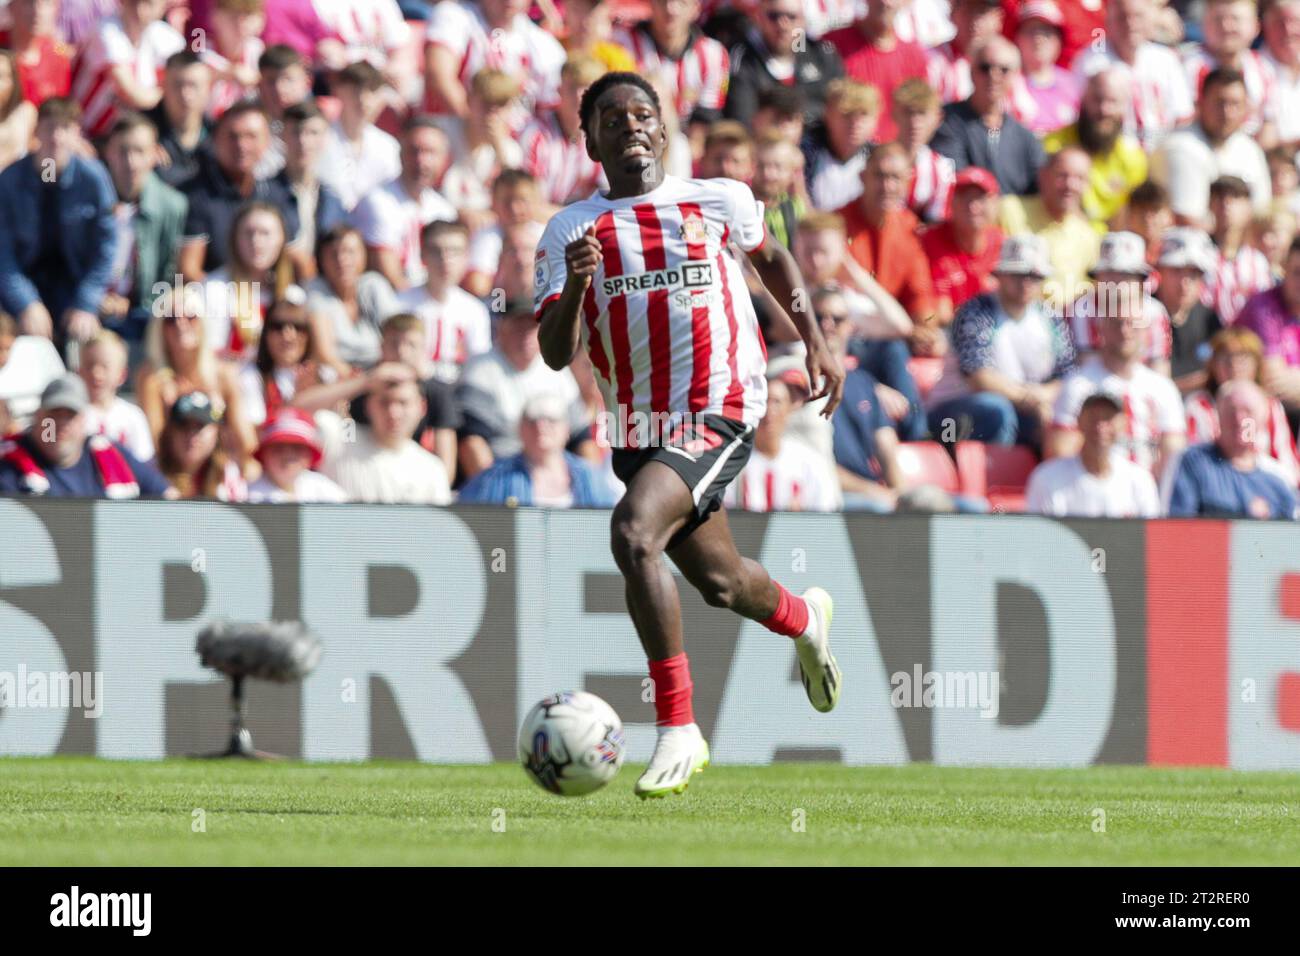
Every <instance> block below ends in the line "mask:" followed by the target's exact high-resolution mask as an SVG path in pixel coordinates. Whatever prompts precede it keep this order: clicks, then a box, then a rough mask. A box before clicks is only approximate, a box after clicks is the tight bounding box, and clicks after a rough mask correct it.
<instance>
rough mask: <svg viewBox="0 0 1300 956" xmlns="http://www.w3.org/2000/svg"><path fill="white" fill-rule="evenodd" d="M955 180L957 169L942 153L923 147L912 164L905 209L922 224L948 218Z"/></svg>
mask: <svg viewBox="0 0 1300 956" xmlns="http://www.w3.org/2000/svg"><path fill="white" fill-rule="evenodd" d="M956 180H957V167H956V166H955V165H953V161H952V160H951V159H949V158H948V157H947V156H944V155H943V154H942V153H936V152H935V151H934V150H932V149H931V148H930V147H929V146H922V147H921V148H920V149H919V150H917V152H916V159H914V160H913V161H912V182H911V184H910V185H909V186H908V187H907V208H908V209H910V210H912V212H914V213H916V215H917V217H918V218H920V219H923V220H924V221H925V222H943V221H944V220H945V219H947V218H948V199H949V197H950V196H951V195H952V186H953V183H954V182H956Z"/></svg>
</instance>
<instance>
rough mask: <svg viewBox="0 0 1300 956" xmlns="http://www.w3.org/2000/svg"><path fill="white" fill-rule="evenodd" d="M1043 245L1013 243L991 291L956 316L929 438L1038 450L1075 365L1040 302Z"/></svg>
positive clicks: (1057, 324)
mask: <svg viewBox="0 0 1300 956" xmlns="http://www.w3.org/2000/svg"><path fill="white" fill-rule="evenodd" d="M1050 273H1051V264H1050V262H1049V261H1048V257H1047V244H1046V243H1045V242H1044V241H1043V240H1042V239H1040V238H1039V237H1038V236H1034V235H1029V234H1023V235H1017V236H1011V237H1009V238H1007V239H1006V240H1005V241H1004V242H1003V243H1002V253H1001V257H1000V258H999V260H998V264H997V266H996V267H995V268H994V270H993V276H994V278H995V279H996V280H997V289H996V290H995V291H993V292H987V293H985V294H983V295H979V296H976V297H975V298H973V299H971V300H970V301H969V302H967V303H966V304H965V305H963V306H962V307H961V308H960V309H958V310H957V314H956V316H954V318H953V322H952V328H951V330H950V334H951V335H952V343H953V347H952V349H951V350H950V351H949V357H948V359H947V362H946V365H945V367H944V372H943V377H942V378H941V379H940V380H939V382H938V384H937V385H935V387H934V391H933V392H932V393H931V396H930V397H931V405H930V413H929V419H930V432H931V434H933V435H935V436H936V437H938V438H939V439H941V440H944V441H955V440H957V439H960V438H972V439H974V440H976V441H985V442H993V443H996V444H1000V445H1012V444H1017V443H1019V444H1031V445H1033V444H1037V442H1038V441H1039V439H1040V437H1041V434H1042V431H1043V429H1044V427H1045V426H1046V425H1047V423H1048V422H1049V421H1050V419H1051V409H1052V403H1053V402H1054V401H1055V400H1056V395H1057V392H1058V390H1059V389H1060V380H1061V377H1062V376H1064V375H1065V374H1066V373H1067V372H1068V371H1069V370H1070V368H1071V367H1072V366H1073V364H1074V346H1073V344H1072V342H1071V340H1070V331H1069V329H1068V328H1067V327H1066V325H1065V322H1064V320H1063V319H1062V318H1061V317H1060V316H1059V315H1057V314H1056V313H1054V312H1053V311H1052V310H1051V309H1050V308H1049V306H1048V305H1047V304H1046V303H1045V302H1044V301H1043V297H1042V288H1043V280H1044V279H1045V278H1046V277H1047V276H1048V275H1049V274H1050Z"/></svg>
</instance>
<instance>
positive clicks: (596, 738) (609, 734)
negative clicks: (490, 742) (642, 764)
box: [519, 690, 623, 797]
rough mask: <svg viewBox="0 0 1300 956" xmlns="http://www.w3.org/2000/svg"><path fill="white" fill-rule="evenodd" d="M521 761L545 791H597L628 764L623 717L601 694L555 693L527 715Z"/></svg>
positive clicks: (522, 730) (580, 793) (521, 738)
mask: <svg viewBox="0 0 1300 956" xmlns="http://www.w3.org/2000/svg"><path fill="white" fill-rule="evenodd" d="M519 760H520V762H521V763H523V765H524V770H525V771H526V772H527V774H528V776H529V777H531V778H532V779H533V780H534V781H535V782H536V783H537V785H538V786H539V787H541V788H543V789H544V790H549V791H550V792H551V793H555V794H559V795H560V796H562V797H580V796H583V795H584V794H588V793H593V792H595V791H596V790H599V789H600V788H601V787H603V786H604V785H605V784H607V783H609V782H610V781H611V780H613V779H614V777H615V775H616V774H617V773H618V770H619V768H620V767H622V766H623V721H621V720H620V719H619V716H618V714H616V713H614V708H613V707H610V706H609V704H607V703H605V702H604V701H603V700H601V699H600V698H599V697H597V696H596V695H595V694H588V693H587V692H586V691H581V690H575V691H565V692H564V693H560V694H552V695H551V696H550V697H547V698H545V699H543V700H541V701H539V702H538V703H537V704H536V705H535V706H534V707H533V709H532V710H530V711H529V712H528V716H527V717H525V718H524V723H523V726H522V727H520V729H519Z"/></svg>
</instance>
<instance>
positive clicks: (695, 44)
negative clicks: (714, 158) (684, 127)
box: [613, 23, 731, 123]
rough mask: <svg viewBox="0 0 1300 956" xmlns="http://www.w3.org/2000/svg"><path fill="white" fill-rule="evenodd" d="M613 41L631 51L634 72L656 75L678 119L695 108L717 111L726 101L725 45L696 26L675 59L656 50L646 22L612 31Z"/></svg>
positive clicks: (727, 64) (727, 62) (684, 118)
mask: <svg viewBox="0 0 1300 956" xmlns="http://www.w3.org/2000/svg"><path fill="white" fill-rule="evenodd" d="M613 41H614V42H615V43H617V44H618V45H619V46H622V47H624V48H625V49H627V50H628V51H630V52H631V54H632V59H634V60H636V67H637V72H638V73H640V74H641V75H642V76H645V77H647V78H657V79H658V80H659V81H660V82H661V83H662V85H663V88H664V89H666V90H668V92H669V93H670V94H671V95H672V98H673V105H674V106H675V107H676V108H677V118H678V119H679V120H680V121H681V122H682V123H689V122H690V120H691V114H692V113H694V112H695V111H696V110H697V109H701V110H710V111H715V112H720V111H721V110H722V107H723V104H725V103H726V102H727V84H728V82H729V79H730V73H731V57H730V55H729V54H728V53H727V48H726V47H725V46H723V45H722V44H721V43H719V42H718V41H717V40H714V39H711V38H709V37H706V36H705V35H704V34H703V33H701V32H700V31H699V29H698V28H695V27H692V28H691V38H690V40H689V41H688V42H687V44H686V50H685V51H684V52H683V53H682V56H681V59H678V60H674V59H672V58H671V57H668V56H665V55H664V54H663V53H661V52H659V46H658V44H656V43H655V41H654V37H653V36H651V34H650V26H649V24H647V23H638V24H637V25H636V26H635V27H633V28H632V29H631V30H620V31H618V32H616V33H615V34H614V37H613Z"/></svg>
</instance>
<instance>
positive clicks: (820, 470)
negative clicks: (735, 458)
mask: <svg viewBox="0 0 1300 956" xmlns="http://www.w3.org/2000/svg"><path fill="white" fill-rule="evenodd" d="M723 504H725V505H726V506H727V507H728V508H742V509H744V510H745V511H761V512H766V511H838V510H839V508H840V498H839V493H838V489H837V488H836V486H835V475H834V474H833V473H832V472H831V470H830V468H829V467H828V466H827V465H826V463H825V462H824V461H823V459H822V458H821V457H820V456H819V455H818V454H817V453H816V452H814V451H813V450H812V449H811V448H809V447H808V446H807V445H805V444H803V442H800V441H798V440H791V439H786V440H785V441H783V442H781V448H780V450H779V451H778V452H777V453H776V457H775V458H769V457H768V456H767V455H765V454H763V453H762V452H761V451H759V450H758V449H757V448H756V449H754V451H753V452H752V453H751V454H750V456H749V461H748V462H746V463H745V467H744V469H743V470H742V471H741V472H740V475H739V476H738V477H737V478H736V480H735V481H733V482H732V483H731V484H730V485H729V486H728V487H727V493H726V495H724V496H723Z"/></svg>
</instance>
